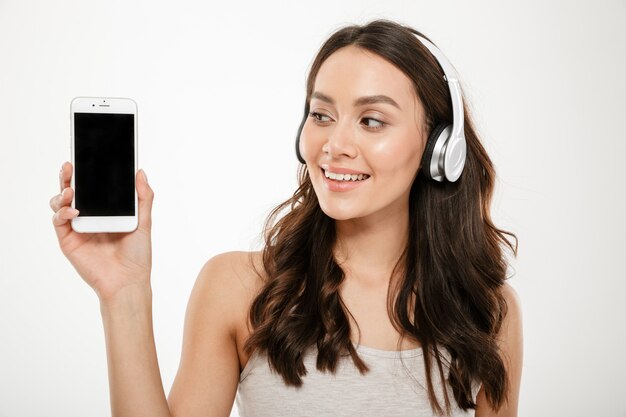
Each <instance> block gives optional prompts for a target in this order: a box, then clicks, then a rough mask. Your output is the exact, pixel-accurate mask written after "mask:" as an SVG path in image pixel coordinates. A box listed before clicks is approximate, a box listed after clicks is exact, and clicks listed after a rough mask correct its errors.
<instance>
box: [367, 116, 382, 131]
mask: <svg viewBox="0 0 626 417" xmlns="http://www.w3.org/2000/svg"><path fill="white" fill-rule="evenodd" d="M363 120H364V121H366V122H365V124H366V126H367V127H368V128H370V129H373V130H378V129H382V127H383V126H385V122H381V121H380V120H376V119H372V118H371V117H364V118H363Z"/></svg>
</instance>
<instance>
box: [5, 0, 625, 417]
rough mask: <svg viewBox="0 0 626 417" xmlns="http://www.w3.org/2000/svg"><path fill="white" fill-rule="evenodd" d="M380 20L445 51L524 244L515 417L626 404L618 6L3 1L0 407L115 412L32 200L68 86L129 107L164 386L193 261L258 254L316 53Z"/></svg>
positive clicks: (47, 216) (68, 272) (80, 305)
mask: <svg viewBox="0 0 626 417" xmlns="http://www.w3.org/2000/svg"><path fill="white" fill-rule="evenodd" d="M377 17H385V18H390V19H396V20H398V21H399V22H401V23H405V24H408V25H411V26H413V27H415V28H416V29H418V30H420V31H423V32H424V33H425V34H426V35H428V36H429V37H431V39H433V41H434V42H435V43H437V44H438V45H439V47H440V48H441V49H442V50H443V51H444V53H445V54H446V55H447V56H448V57H449V59H450V60H451V61H452V63H453V64H454V65H455V66H456V68H457V70H458V71H459V73H460V77H461V81H462V85H463V88H464V92H465V94H466V96H467V100H468V103H469V105H470V106H471V109H472V111H473V115H474V117H475V121H476V123H477V126H478V129H479V132H480V135H481V137H482V140H483V141H484V144H485V146H486V148H487V150H488V152H489V154H490V156H491V158H492V159H493V161H494V163H495V166H496V170H497V175H498V182H497V189H496V195H495V198H494V203H493V216H494V219H495V222H496V224H497V225H498V226H499V227H501V228H504V229H506V230H511V231H513V232H514V233H516V234H517V236H518V237H519V239H520V247H519V256H518V259H517V260H516V261H515V262H514V265H513V267H514V269H515V276H514V277H513V278H512V279H511V280H510V283H511V284H512V285H513V286H514V287H515V288H516V289H517V291H518V293H519V294H520V297H521V299H522V303H523V312H524V331H525V363H524V371H523V379H522V389H521V397H520V415H521V416H585V417H587V416H607V417H608V416H626V399H624V398H625V397H624V395H623V394H624V389H625V388H626V382H624V375H625V374H626V360H625V359H624V352H626V336H625V332H624V327H626V325H625V322H626V320H625V319H626V296H625V292H626V284H625V282H624V281H625V278H626V276H625V275H626V274H625V273H624V270H623V267H622V263H623V261H624V249H625V245H624V240H623V239H624V235H625V233H626V222H625V220H624V213H626V204H625V202H626V198H625V189H626V187H625V186H624V185H623V167H624V158H625V157H626V141H625V140H626V138H625V136H626V135H625V133H624V119H625V117H626V104H625V101H624V97H625V95H626V82H625V81H624V76H625V74H626V2H625V1H624V0H619V1H618V0H612V1H610V0H605V1H593V2H592V1H587V2H584V1H576V2H570V1H523V2H515V4H511V2H497V1H492V2H488V1H472V2H462V1H458V2H451V1H438V2H435V1H431V2H425V1H415V0H411V1H409V0H406V1H384V2H382V1H379V2H374V1H356V0H353V1H343V2H339V1H326V0H324V1H316V2H306V3H305V2H289V1H282V2H281V1H262V2H252V1H251V2H249V3H241V2H229V3H228V4H226V2H224V3H223V4H218V3H216V4H213V3H211V2H209V1H197V2H191V1H176V2H167V3H166V2H154V1H113V0H108V1H87V0H75V1H63V2H61V1H49V0H45V1H44V0H41V1H17V0H15V1H2V0H0V178H1V179H2V190H1V193H2V197H1V199H0V201H1V205H0V210H1V211H0V338H1V339H0V416H2V417H6V416H11V417H13V416H16V417H17V416H43V415H46V416H65V417H72V416H106V415H109V391H108V379H107V368H106V354H105V345H104V334H103V330H102V323H101V319H100V312H99V307H98V300H97V297H96V296H95V294H94V293H93V291H92V290H91V289H90V288H89V287H88V286H87V285H86V284H85V283H84V282H83V281H82V280H81V278H80V277H79V276H78V275H77V273H76V272H75V271H74V270H73V268H72V267H71V265H70V264H69V262H68V261H67V260H66V259H65V258H64V257H63V255H62V254H61V252H60V250H59V248H58V245H57V241H56V237H55V234H54V231H53V227H52V223H51V216H52V211H51V210H50V208H49V206H48V201H49V199H50V197H52V196H53V195H54V194H56V193H58V192H59V189H58V171H59V169H60V167H61V164H62V162H63V161H66V160H69V159H70V149H69V143H70V142H69V128H70V126H69V103H70V100H71V99H72V98H73V97H75V96H109V97H116V96H118V97H119V96H121V97H132V98H134V99H135V100H136V101H137V103H138V105H139V143H140V150H139V166H140V167H143V168H144V169H145V170H146V172H147V174H148V178H149V180H150V184H151V185H152V187H153V189H154V190H155V193H156V197H155V201H154V209H153V221H154V224H153V248H154V257H153V259H154V264H153V276H152V282H153V288H154V324H155V337H156V344H157V350H158V355H159V361H160V367H161V373H162V376H163V382H164V386H165V391H166V393H167V392H169V389H170V387H171V384H172V381H173V378H174V376H175V373H176V370H177V367H178V361H179V358H180V351H181V343H182V329H183V319H184V313H185V308H186V304H187V299H188V296H189V293H190V291H191V288H192V285H193V283H194V281H195V278H196V276H197V273H198V272H199V270H200V268H201V267H202V265H203V264H204V262H206V260H207V259H209V258H210V257H211V256H214V255H216V254H218V253H220V252H224V251H230V250H252V249H257V248H259V247H260V241H259V239H258V238H259V233H260V231H261V226H262V221H263V219H264V217H265V216H266V215H267V214H268V213H269V210H270V209H271V208H272V207H273V206H275V205H277V204H278V203H279V202H281V201H283V200H284V199H286V198H288V197H289V196H290V195H291V194H292V192H293V191H294V190H295V185H296V168H297V160H296V157H295V152H294V136H295V132H296V130H297V127H298V124H299V122H300V118H301V114H302V107H303V102H304V94H305V85H304V83H305V76H306V73H307V70H308V68H309V65H310V63H311V61H312V59H313V57H314V55H315V53H316V51H317V49H318V48H319V46H320V45H321V43H322V42H323V41H324V40H325V39H326V38H327V37H328V36H329V35H330V34H331V33H332V32H333V31H335V30H336V29H338V28H339V27H341V26H343V25H345V24H349V23H365V22H367V21H369V20H371V19H373V18H377ZM233 415H236V409H235V408H233Z"/></svg>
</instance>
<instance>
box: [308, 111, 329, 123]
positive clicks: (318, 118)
mask: <svg viewBox="0 0 626 417" xmlns="http://www.w3.org/2000/svg"><path fill="white" fill-rule="evenodd" d="M309 116H311V117H313V118H314V119H315V121H316V122H322V123H325V122H330V117H328V116H326V115H325V114H321V113H317V112H314V111H312V112H310V113H309ZM324 117H325V118H326V119H328V120H324V119H322V118H324Z"/></svg>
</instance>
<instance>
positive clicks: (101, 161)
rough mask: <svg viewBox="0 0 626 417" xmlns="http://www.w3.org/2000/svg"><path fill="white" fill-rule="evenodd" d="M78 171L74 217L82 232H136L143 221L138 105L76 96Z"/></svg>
mask: <svg viewBox="0 0 626 417" xmlns="http://www.w3.org/2000/svg"><path fill="white" fill-rule="evenodd" d="M70 119H71V123H70V125H71V129H70V130H71V153H72V165H73V166H74V173H73V175H72V188H73V189H74V198H73V200H72V207H73V208H75V209H76V210H78V211H79V214H78V216H76V217H74V218H73V219H72V221H71V225H72V229H74V230H75V231H76V232H78V233H117V232H132V231H133V230H135V229H136V228H137V225H138V211H139V210H138V205H137V201H138V200H137V190H136V187H135V174H136V172H137V103H135V101H134V100H132V99H129V98H116V97H76V98H74V99H73V100H72V102H71V104H70Z"/></svg>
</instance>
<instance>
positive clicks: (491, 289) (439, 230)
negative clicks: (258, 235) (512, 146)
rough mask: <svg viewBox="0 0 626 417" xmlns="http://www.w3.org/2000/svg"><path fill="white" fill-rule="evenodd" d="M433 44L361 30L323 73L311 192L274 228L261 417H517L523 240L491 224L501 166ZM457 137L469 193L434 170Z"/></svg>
mask: <svg viewBox="0 0 626 417" xmlns="http://www.w3.org/2000/svg"><path fill="white" fill-rule="evenodd" d="M418 36H420V37H421V34H419V32H417V31H415V30H413V29H410V28H408V27H403V26H401V25H399V24H396V23H394V22H390V21H384V20H379V21H374V22H371V23H369V24H367V25H364V26H349V27H346V28H343V29H341V30H339V31H338V32H336V33H335V34H333V35H332V36H331V37H330V38H329V39H328V40H327V41H326V42H325V43H324V44H323V46H322V47H321V49H320V51H319V52H318V54H317V57H316V58H315V60H314V62H313V65H312V68H311V71H310V73H309V77H308V81H307V97H306V102H305V111H304V119H303V122H302V125H301V127H300V131H299V133H298V135H299V136H298V142H297V144H296V151H297V153H298V157H299V159H300V161H301V162H302V163H303V165H302V166H301V171H300V187H299V189H298V190H297V191H296V193H295V194H294V196H293V198H291V199H290V200H288V201H286V202H284V203H283V204H281V205H279V206H278V207H277V208H276V209H275V210H274V212H273V213H272V214H271V215H270V216H269V218H268V220H267V223H266V245H265V249H264V251H263V268H262V270H263V273H262V274H261V273H260V274H259V276H263V277H264V279H263V286H262V289H261V291H260V294H259V295H258V296H257V297H256V298H255V299H254V301H253V303H252V307H251V309H250V315H249V318H250V321H251V324H252V328H253V332H252V334H251V335H250V336H249V338H248V339H247V340H246V342H245V347H244V349H245V351H246V352H247V353H250V352H254V354H253V356H252V357H251V359H250V361H249V362H248V364H247V366H246V369H244V371H243V373H242V375H241V379H240V386H239V397H238V405H239V410H240V412H242V415H244V416H248V415H250V416H251V415H287V414H289V415H294V414H293V412H294V411H291V412H290V411H288V410H295V409H298V408H299V407H303V405H305V406H304V407H305V409H306V410H307V411H306V412H310V411H311V409H315V410H316V414H317V415H431V413H434V414H447V415H472V414H473V411H472V410H476V414H475V415H476V416H491V415H499V416H513V415H516V414H517V401H518V394H519V383H520V377H521V362H522V336H521V317H520V308H519V302H518V301H517V297H516V295H515V293H514V291H513V290H512V288H511V287H510V286H508V285H507V284H506V283H505V282H504V281H505V278H506V275H505V273H506V266H507V264H506V261H505V258H504V256H503V253H502V249H503V248H502V245H504V246H505V247H508V248H509V249H511V250H512V251H513V252H514V253H515V254H517V243H516V246H515V248H513V246H512V245H511V243H510V242H509V241H508V240H507V239H506V238H505V235H507V234H508V235H510V236H512V237H515V235H513V234H511V233H509V232H506V231H503V230H500V229H498V228H497V227H495V226H494V225H493V223H492V222H491V219H490V212H489V207H490V200H491V195H492V192H493V182H494V178H495V172H494V169H493V166H492V164H491V161H490V159H489V157H488V156H487V153H486V152H485V149H484V148H483V146H482V145H481V144H480V141H479V139H478V137H477V135H476V133H475V131H474V128H473V125H472V122H471V119H470V118H469V115H468V114H467V112H466V109H465V108H464V107H463V105H462V102H461V100H460V89H458V90H456V89H454V88H456V87H457V86H458V84H455V86H454V87H452V86H450V87H449V86H448V84H449V83H453V82H454V83H456V80H455V79H452V77H450V76H447V77H444V72H443V71H442V68H441V66H440V65H438V64H439V63H441V60H438V59H437V57H436V56H434V55H433V53H432V52H433V48H435V51H434V52H436V54H437V55H440V52H439V51H438V50H436V47H434V46H432V48H427V47H426V46H425V43H426V42H428V41H427V40H425V41H423V42H420V40H418V39H419V38H418ZM442 59H445V58H442ZM447 65H448V63H447V61H446V62H445V63H444V64H443V65H442V66H443V67H445V66H447ZM444 69H445V68H444ZM445 75H448V72H447V71H446V74H445ZM456 93H458V97H455V94H456ZM457 99H458V101H455V100H457ZM455 111H457V112H460V114H455ZM463 121H465V123H463ZM451 124H452V125H453V126H454V127H453V128H452V129H451V130H452V132H453V133H452V134H455V133H454V132H455V131H456V130H455V128H459V129H460V132H456V134H458V135H459V136H460V137H464V139H463V141H462V148H461V151H460V152H456V153H455V154H454V155H455V157H454V158H452V160H456V163H457V164H458V163H460V165H459V166H460V169H461V170H462V171H463V172H462V175H460V177H459V176H458V175H457V176H456V178H455V179H454V180H452V181H454V182H451V181H445V180H444V181H440V180H441V179H442V178H443V177H441V176H440V177H437V178H435V177H433V176H432V175H431V171H430V169H431V166H430V159H429V158H431V157H432V154H433V152H434V151H433V147H435V148H436V147H437V145H435V144H434V143H433V142H436V139H437V138H438V137H439V135H440V134H444V133H442V132H443V131H444V130H445V129H443V128H445V127H447V126H448V125H451ZM442 129H443V130H442ZM466 141H467V145H466V144H465V142H466ZM450 143H451V142H450V141H448V142H446V143H445V145H444V150H441V149H440V151H441V152H442V155H443V154H445V147H446V146H448V147H452V146H453V145H450ZM457 144H458V143H457ZM457 144H455V145H454V146H456V145H457ZM465 146H467V157H466V154H465V152H466V151H465ZM461 157H462V160H460V158H461ZM463 166H465V168H464V169H463ZM436 168H439V167H436ZM444 168H445V167H444ZM461 170H459V171H457V172H456V173H457V174H460V173H461ZM446 174H448V171H446ZM453 174H454V172H453ZM452 176H453V177H454V175H452ZM435 179H437V180H435ZM287 208H290V210H289V212H288V213H287V214H286V215H285V216H284V217H282V218H281V219H280V220H278V214H279V213H280V212H282V211H283V210H284V209H287ZM515 239H516V240H517V238H515ZM357 329H358V331H357ZM359 341H360V342H359ZM363 345H366V346H363ZM416 352H419V355H414V353H416ZM346 355H347V356H346ZM260 357H266V358H267V360H266V361H261V360H260V359H259V358H260ZM398 358H400V359H402V358H406V359H408V360H407V362H408V366H407V367H405V371H407V375H411V378H409V380H406V379H404V378H402V377H400V376H399V374H397V372H398V368H397V363H396V362H395V361H396V360H397V359H398ZM403 363H404V361H403ZM268 367H269V368H268ZM270 368H271V370H272V372H271V375H270V372H268V369H270ZM353 369H356V370H358V373H357V374H354V373H352V370H353ZM274 371H275V372H276V373H277V374H278V375H279V376H280V377H281V378H282V381H280V379H278V378H277V376H276V375H274ZM328 372H330V373H332V374H333V375H334V376H333V377H331V376H330V375H328V376H327V375H326V373H328ZM357 375H358V376H357ZM393 375H396V376H393ZM337 381H341V382H340V383H338V382H337ZM281 382H282V383H284V384H285V385H286V386H287V387H288V386H294V387H298V388H299V390H297V391H292V390H290V389H288V388H287V387H285V388H280V385H282V384H281ZM337 383H338V385H335V384H337ZM270 386H271V387H273V388H268V387H270ZM268 396H271V397H272V398H276V397H277V396H278V397H279V398H281V401H280V402H278V401H275V402H273V403H272V404H271V405H268V404H265V403H263V401H262V400H263V398H264V397H268ZM260 404H263V406H261V405H260ZM427 404H429V405H427ZM376 407H381V408H376ZM383 409H384V410H385V411H382V410H383Z"/></svg>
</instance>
